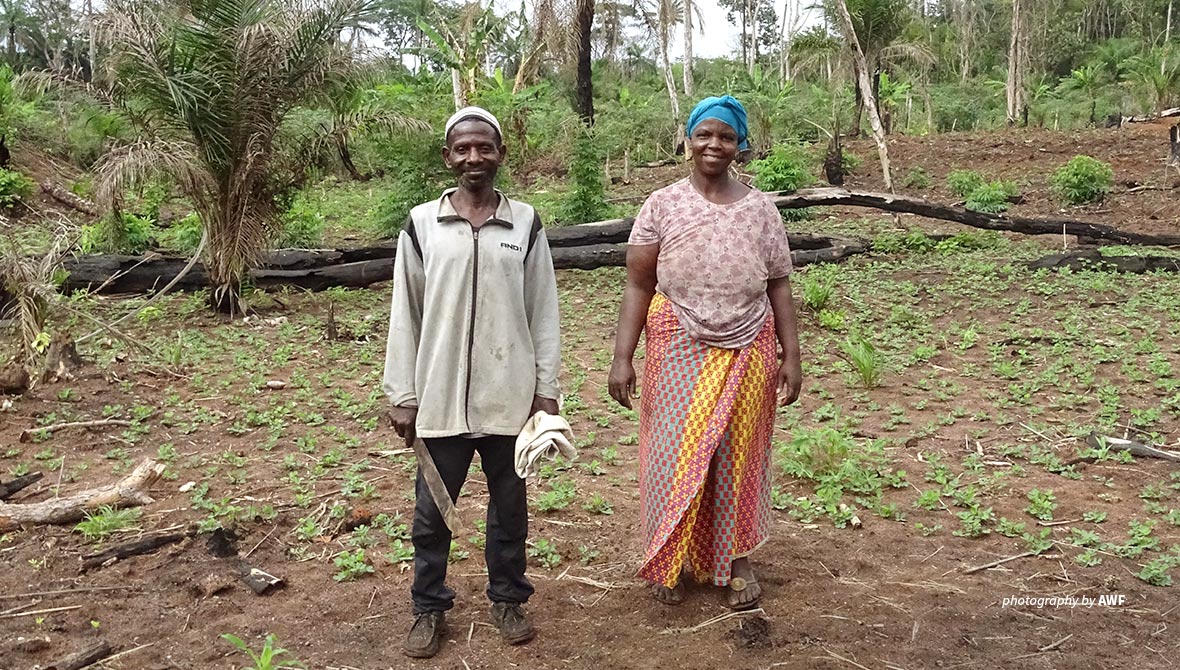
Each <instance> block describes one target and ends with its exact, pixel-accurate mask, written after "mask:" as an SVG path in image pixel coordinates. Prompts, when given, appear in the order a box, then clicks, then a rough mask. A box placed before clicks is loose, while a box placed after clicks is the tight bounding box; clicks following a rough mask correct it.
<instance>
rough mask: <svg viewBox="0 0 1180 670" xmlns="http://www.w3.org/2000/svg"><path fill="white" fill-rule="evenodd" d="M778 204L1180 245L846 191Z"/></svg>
mask: <svg viewBox="0 0 1180 670" xmlns="http://www.w3.org/2000/svg"><path fill="white" fill-rule="evenodd" d="M770 195H771V196H772V197H774V199H775V204H776V205H778V207H779V208H782V209H802V208H804V207H815V206H818V205H846V206H852V207H869V208H872V209H880V210H884V211H886V212H899V213H904V214H917V215H918V216H925V217H928V218H931V219H941V220H943V221H954V222H955V223H961V224H963V225H967V226H972V227H974V228H983V229H986V230H1001V231H1009V232H1014V233H1024V234H1026V235H1062V234H1065V235H1077V236H1078V237H1084V238H1088V239H1091V240H1103V241H1108V242H1116V243H1118V244H1138V245H1158V246H1171V245H1180V235H1147V234H1144V233H1134V232H1130V231H1125V230H1119V229H1118V228H1115V227H1113V226H1107V225H1104V224H1101V223H1088V222H1085V221H1077V220H1074V219H1055V218H1045V219H1042V218H1034V217H1027V216H1003V215H1000V214H987V213H984V212H975V211H972V210H969V209H964V208H963V207H954V206H950V205H940V204H937V203H933V202H930V201H927V200H922V199H920V198H913V197H909V196H904V195H892V194H889V193H871V192H866V191H848V190H845V189H842V188H807V189H800V190H798V191H794V192H780V193H772V194H770Z"/></svg>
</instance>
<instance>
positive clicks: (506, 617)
mask: <svg viewBox="0 0 1180 670" xmlns="http://www.w3.org/2000/svg"><path fill="white" fill-rule="evenodd" d="M492 623H493V624H495V625H496V628H499V629H500V637H502V638H504V641H505V642H507V643H508V644H524V643H525V642H528V641H529V640H531V639H533V638H534V637H536V636H537V631H536V629H534V628H533V624H531V623H529V618H528V617H527V616H526V615H525V613H524V610H522V609H521V608H520V603H493V604H492Z"/></svg>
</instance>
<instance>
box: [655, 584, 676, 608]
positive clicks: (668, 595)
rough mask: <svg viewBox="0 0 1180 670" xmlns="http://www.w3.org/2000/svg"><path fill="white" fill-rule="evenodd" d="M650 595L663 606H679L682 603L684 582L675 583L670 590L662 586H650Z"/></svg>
mask: <svg viewBox="0 0 1180 670" xmlns="http://www.w3.org/2000/svg"><path fill="white" fill-rule="evenodd" d="M651 595H652V597H653V598H655V599H656V600H658V601H660V602H662V603H664V604H665V605H679V604H680V603H682V602H684V582H683V581H680V582H677V583H676V586H673V587H672V588H668V587H667V586H664V585H663V584H652V585H651Z"/></svg>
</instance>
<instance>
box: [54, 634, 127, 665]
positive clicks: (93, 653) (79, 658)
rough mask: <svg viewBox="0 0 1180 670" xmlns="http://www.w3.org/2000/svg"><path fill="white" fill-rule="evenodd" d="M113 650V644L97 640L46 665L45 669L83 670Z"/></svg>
mask: <svg viewBox="0 0 1180 670" xmlns="http://www.w3.org/2000/svg"><path fill="white" fill-rule="evenodd" d="M112 651H113V650H112V649H111V645H110V644H108V643H107V642H105V641H99V642H95V643H94V644H91V645H90V646H88V647H86V648H84V649H82V650H81V651H78V652H74V653H73V654H70V655H69V656H66V657H65V658H63V659H61V660H60V661H57V662H55V663H50V664H49V665H47V666H45V670H82V669H83V668H88V667H90V666H92V665H94V664H95V663H98V662H99V661H101V660H102V659H104V658H106V657H107V656H110V655H111V652H112Z"/></svg>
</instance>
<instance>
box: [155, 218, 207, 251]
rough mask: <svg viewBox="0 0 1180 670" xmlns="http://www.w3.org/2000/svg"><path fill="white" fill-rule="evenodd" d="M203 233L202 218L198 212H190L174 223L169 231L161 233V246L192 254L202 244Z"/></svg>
mask: <svg viewBox="0 0 1180 670" xmlns="http://www.w3.org/2000/svg"><path fill="white" fill-rule="evenodd" d="M201 233H202V229H201V216H200V215H199V214H197V213H196V212H189V213H188V214H187V215H185V216H184V217H182V218H180V219H177V220H175V221H173V222H172V225H170V226H169V227H168V229H167V230H165V231H163V232H161V233H160V235H159V238H160V244H161V245H163V246H165V247H167V248H169V249H171V250H173V251H179V252H181V253H185V254H191V253H192V252H194V251H196V250H197V245H199V244H200V243H201Z"/></svg>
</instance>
